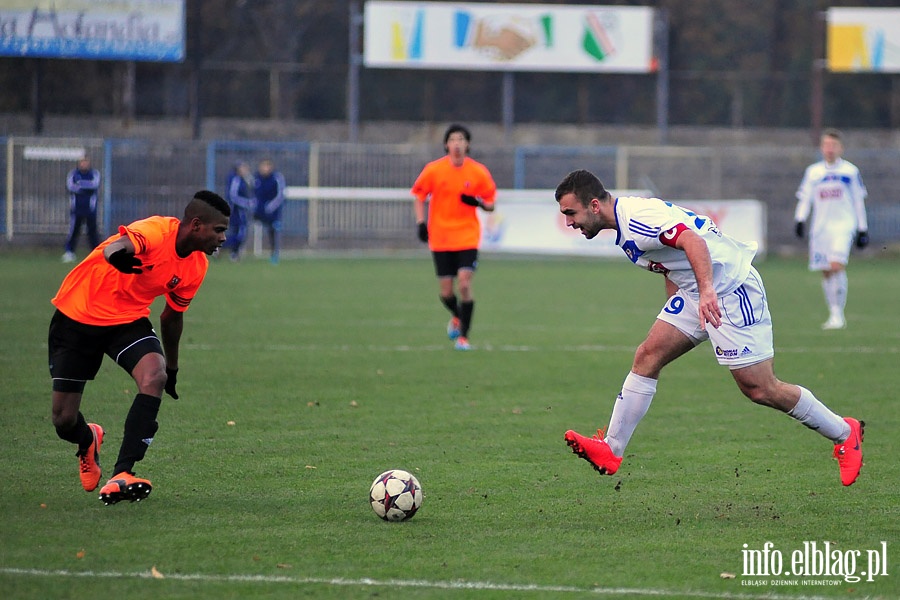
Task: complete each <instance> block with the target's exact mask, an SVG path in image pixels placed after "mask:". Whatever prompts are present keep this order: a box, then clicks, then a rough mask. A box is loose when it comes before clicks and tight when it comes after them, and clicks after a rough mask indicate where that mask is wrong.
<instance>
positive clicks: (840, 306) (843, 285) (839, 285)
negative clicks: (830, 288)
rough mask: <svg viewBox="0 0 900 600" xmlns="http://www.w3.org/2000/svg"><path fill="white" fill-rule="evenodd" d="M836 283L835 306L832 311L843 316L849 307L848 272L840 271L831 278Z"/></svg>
mask: <svg viewBox="0 0 900 600" xmlns="http://www.w3.org/2000/svg"><path fill="white" fill-rule="evenodd" d="M831 279H832V281H834V304H832V305H831V306H832V310H837V312H838V314H840V315H841V316H843V314H844V307H845V306H847V271H838V272H837V273H835V274H834V275H832V276H831Z"/></svg>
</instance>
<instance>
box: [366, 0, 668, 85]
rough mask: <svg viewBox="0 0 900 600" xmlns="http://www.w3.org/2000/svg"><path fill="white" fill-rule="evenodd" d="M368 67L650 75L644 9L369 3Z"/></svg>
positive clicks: (649, 21)
mask: <svg viewBox="0 0 900 600" xmlns="http://www.w3.org/2000/svg"><path fill="white" fill-rule="evenodd" d="M364 31H365V43H364V48H365V51H364V57H363V61H364V64H365V66H367V67H381V68H404V69H417V68H418V69H464V70H496V71H567V72H570V71H585V72H617V73H649V72H652V71H654V70H655V64H654V60H653V9H652V8H650V7H646V6H596V5H556V4H554V5H547V4H489V3H477V4H476V3H465V2H460V3H456V2H452V3H451V2H378V1H371V2H366V4H365V14H364Z"/></svg>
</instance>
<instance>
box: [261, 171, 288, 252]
mask: <svg viewBox="0 0 900 600" xmlns="http://www.w3.org/2000/svg"><path fill="white" fill-rule="evenodd" d="M254 191H255V193H256V209H255V212H254V215H253V216H254V218H255V219H256V220H257V221H259V222H260V223H262V224H263V225H264V226H265V228H266V231H267V232H268V234H269V235H268V237H269V245H270V246H271V247H272V257H271V261H272V264H273V265H277V264H278V259H279V253H280V250H281V213H282V209H283V208H284V176H283V175H282V174H281V173H279V172H278V171H276V170H275V164H274V163H273V162H272V160H271V159H268V158H266V159H264V160H263V161H261V162H260V163H259V169H258V170H257V171H256V177H255V180H254Z"/></svg>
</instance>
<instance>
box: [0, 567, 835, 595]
mask: <svg viewBox="0 0 900 600" xmlns="http://www.w3.org/2000/svg"><path fill="white" fill-rule="evenodd" d="M0 573H3V574H5V575H21V576H32V577H80V578H87V579H90V578H108V579H120V578H125V577H129V578H134V579H156V578H163V579H170V580H175V581H206V582H211V583H218V582H237V583H288V584H295V585H335V586H348V587H366V586H373V587H406V588H422V589H442V590H477V591H482V590H483V591H501V592H539V593H540V592H559V593H571V594H595V595H598V596H653V597H660V598H665V597H667V596H669V597H678V598H709V599H713V600H827V599H826V598H825V597H823V596H793V595H792V596H780V595H775V594H765V595H762V596H757V595H749V594H733V593H730V592H701V591H681V590H663V589H653V588H647V589H641V588H611V587H610V588H607V587H578V586H568V585H536V584H515V583H491V582H488V581H427V580H423V579H370V578H368V577H363V578H360V579H345V578H342V577H335V578H328V577H289V576H282V575H205V574H202V573H158V574H154V573H153V572H151V571H142V572H132V573H119V572H113V571H66V570H47V569H15V568H6V567H0Z"/></svg>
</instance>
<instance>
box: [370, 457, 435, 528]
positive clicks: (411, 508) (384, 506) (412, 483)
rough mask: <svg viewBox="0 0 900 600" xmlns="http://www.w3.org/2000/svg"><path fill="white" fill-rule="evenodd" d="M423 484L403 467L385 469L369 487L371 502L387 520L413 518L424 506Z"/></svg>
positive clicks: (374, 508) (377, 511)
mask: <svg viewBox="0 0 900 600" xmlns="http://www.w3.org/2000/svg"><path fill="white" fill-rule="evenodd" d="M422 498H423V495H422V486H421V485H419V480H418V479H416V477H415V475H413V474H412V473H409V472H408V471H403V470H402V469H391V470H390V471H385V472H384V473H382V474H381V475H379V476H378V477H376V478H375V481H373V482H372V486H371V487H370V488H369V503H370V504H371V505H372V510H374V511H375V514H376V515H378V516H379V517H381V518H382V519H384V520H385V521H405V520H407V519H411V518H412V516H413V515H414V514H416V511H417V510H419V507H420V506H422Z"/></svg>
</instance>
